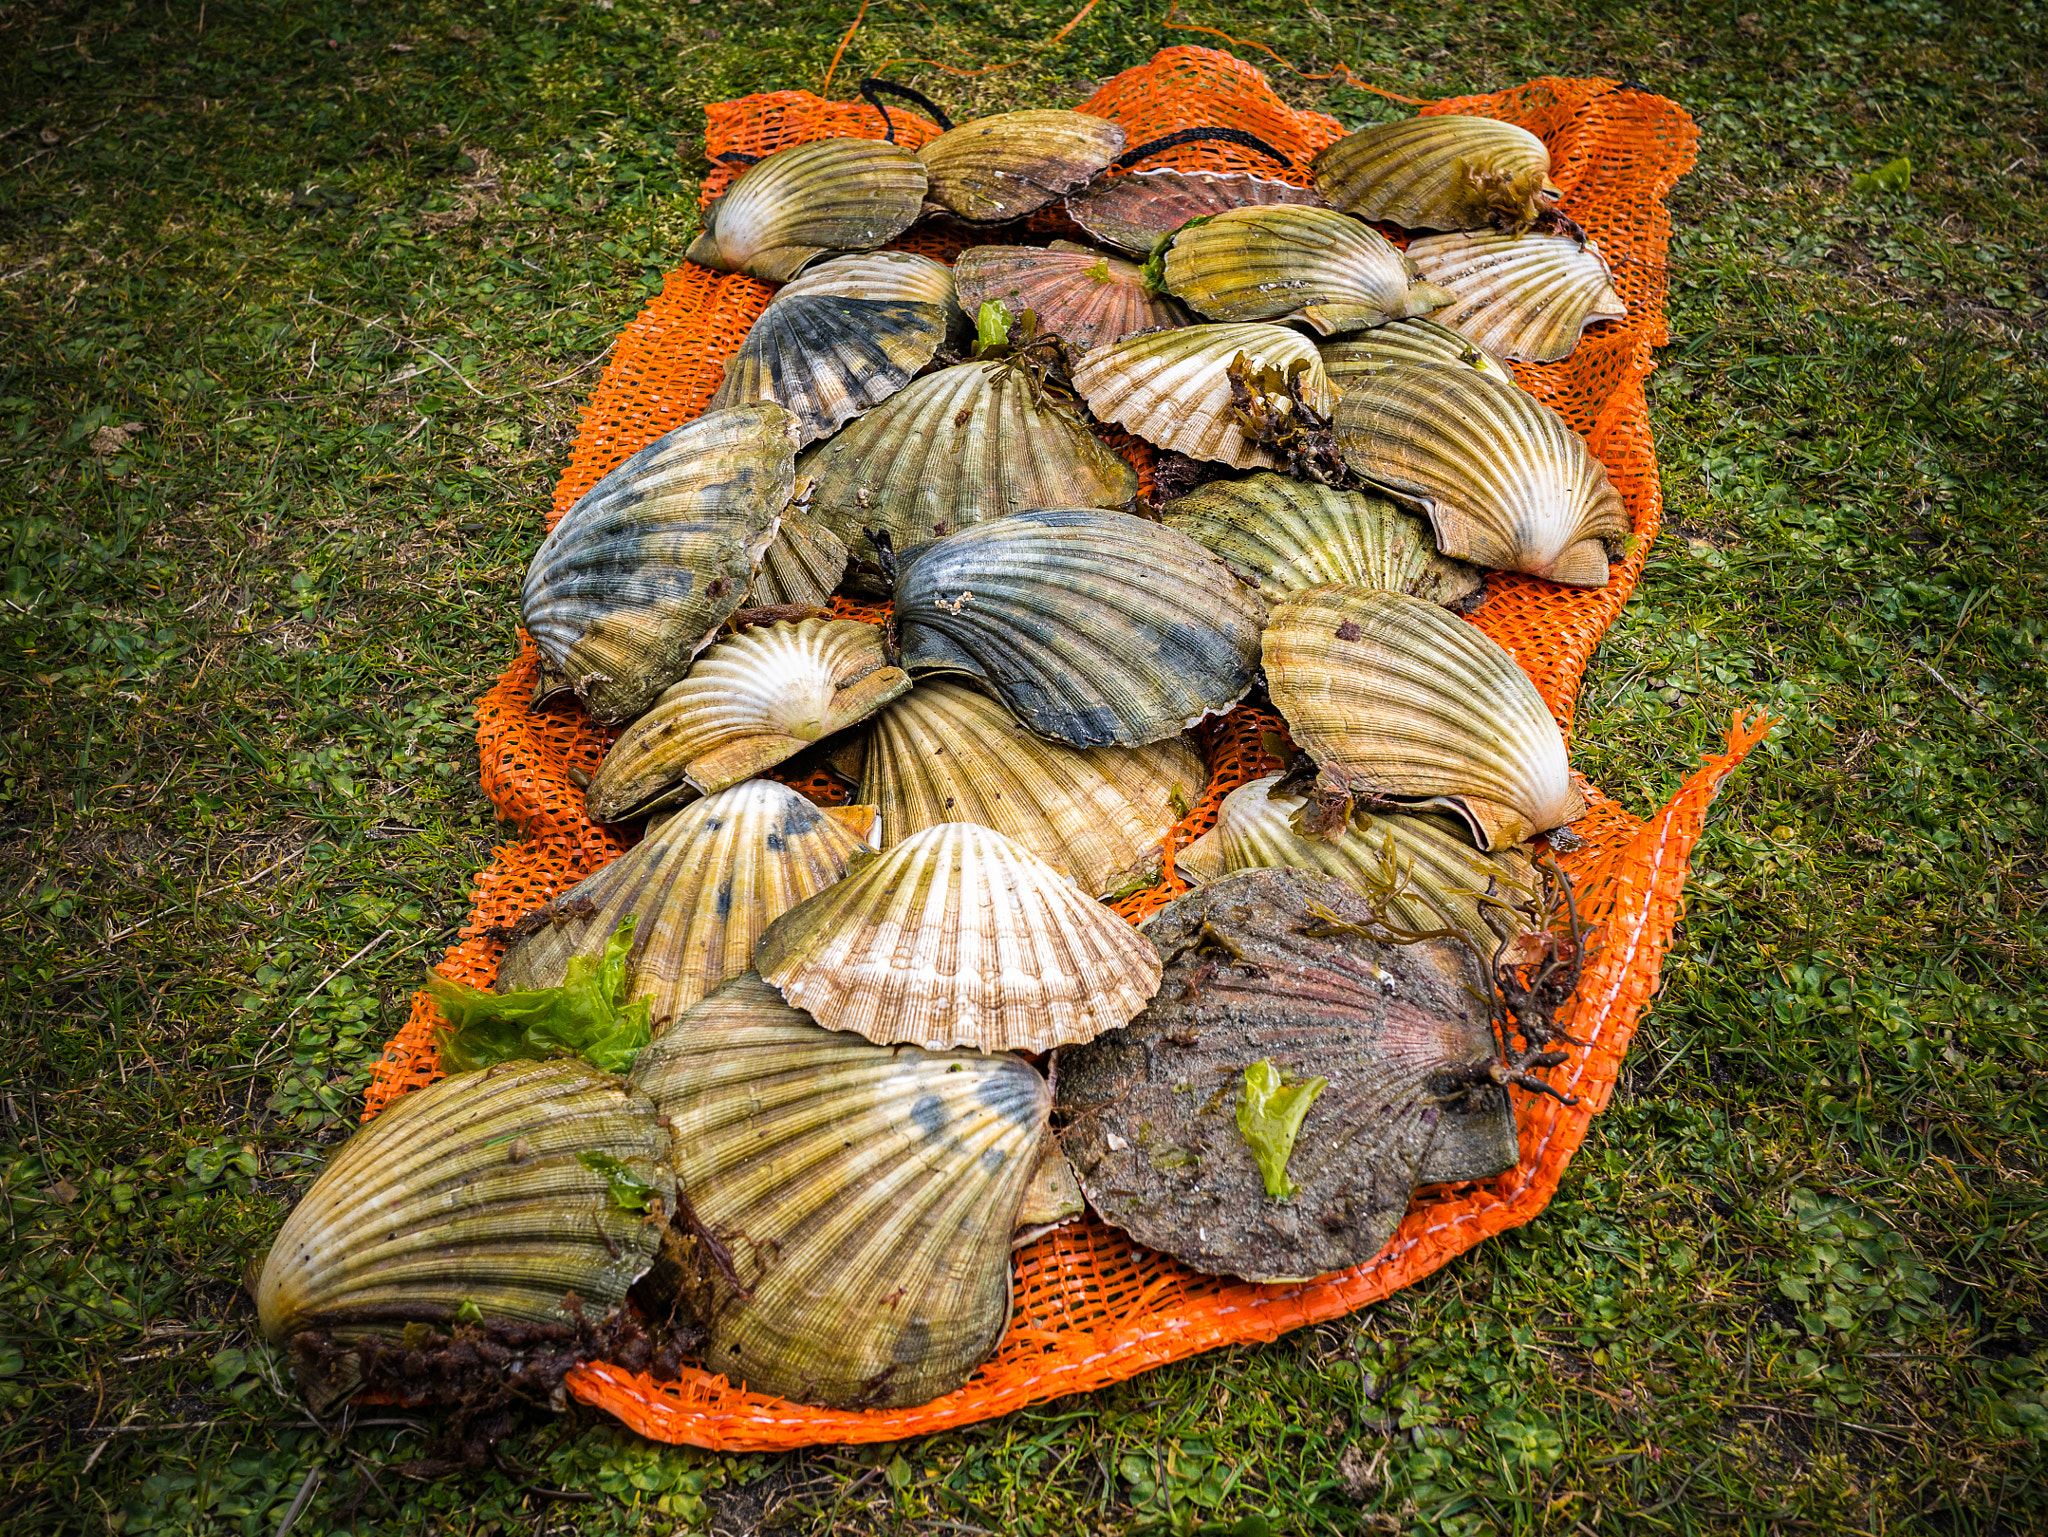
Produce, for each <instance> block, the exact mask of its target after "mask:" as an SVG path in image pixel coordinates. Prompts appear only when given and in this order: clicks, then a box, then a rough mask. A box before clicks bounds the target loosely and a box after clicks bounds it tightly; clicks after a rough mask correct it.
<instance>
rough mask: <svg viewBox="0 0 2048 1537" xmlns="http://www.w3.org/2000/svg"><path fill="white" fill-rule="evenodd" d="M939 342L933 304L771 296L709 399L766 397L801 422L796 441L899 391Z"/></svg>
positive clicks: (940, 326)
mask: <svg viewBox="0 0 2048 1537" xmlns="http://www.w3.org/2000/svg"><path fill="white" fill-rule="evenodd" d="M945 340H946V311H945V310H944V309H942V308H941V307H940V306H938V305H936V304H907V303H904V302H902V301H901V300H895V299H840V298H833V297H831V296H829V295H825V294H799V295H798V296H797V297H795V298H794V299H788V298H779V299H777V300H776V301H775V302H774V303H773V304H770V305H769V306H768V308H766V309H765V310H763V311H762V312H761V314H760V316H759V317H758V318H757V319H756V320H755V321H754V324H753V326H752V328H751V329H750V330H748V332H747V339H746V340H745V341H744V342H742V343H740V350H739V351H738V352H736V353H734V354H733V356H732V357H731V358H730V359H729V360H728V361H727V362H726V365H725V380H724V382H723V383H722V384H720V385H719V386H718V393H717V394H715V395H713V396H712V397H711V405H712V407H713V408H714V409H716V408H717V407H719V406H736V405H741V404H743V403H745V402H747V401H750V400H772V401H774V402H775V403H776V404H777V405H779V406H782V407H783V408H784V409H785V410H787V411H789V412H790V414H791V415H793V416H795V417H796V419H797V421H798V423H799V424H800V425H801V429H802V430H801V432H800V434H799V439H798V441H799V444H800V445H801V444H803V443H813V442H816V441H817V440H818V439H819V438H824V437H830V436H831V435H832V434H833V433H834V432H836V431H838V430H839V427H840V425H841V424H842V423H844V422H848V421H851V420H852V419H853V418H854V417H856V416H858V415H859V414H860V413H861V412H863V411H865V410H867V409H868V407H870V406H876V405H880V404H881V403H882V402H883V401H885V400H887V399H888V398H889V397H890V396H891V395H893V394H895V393H896V392H897V391H898V390H900V389H902V388H903V386H904V385H906V384H908V383H909V382H910V381H911V380H912V379H914V378H916V377H917V375H918V373H919V372H920V371H921V370H922V369H923V368H924V367H925V365H926V364H928V363H930V362H931V360H932V359H933V357H935V356H936V355H937V353H938V350H939V347H940V346H941V344H943V343H944V341H945Z"/></svg>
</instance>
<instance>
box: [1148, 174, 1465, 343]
mask: <svg viewBox="0 0 2048 1537" xmlns="http://www.w3.org/2000/svg"><path fill="white" fill-rule="evenodd" d="M1166 287H1167V290H1168V291H1169V292H1171V293H1172V294H1173V295H1174V296H1175V297H1176V298H1178V299H1181V300H1184V301H1185V302H1186V303H1187V304H1189V305H1190V306H1192V307H1193V308H1194V309H1195V310H1196V311H1198V312H1199V313H1201V314H1203V315H1206V316H1208V317H1209V318H1210V319H1211V320H1278V319H1280V318H1281V317H1283V316H1287V317H1293V318H1299V319H1301V320H1303V321H1306V322H1307V323H1308V324H1309V325H1311V326H1313V327H1314V328H1315V329H1316V331H1317V332H1318V333H1320V334H1321V335H1324V336H1331V335H1334V334H1336V333H1337V332H1339V331H1362V330H1364V329H1366V328H1367V327H1369V326H1378V325H1385V324H1386V323H1387V322H1388V321H1390V320H1406V319H1408V318H1409V317H1410V316H1414V315H1427V314H1428V313H1429V312H1430V311H1431V310H1437V309H1441V308H1443V306H1444V305H1446V304H1449V303H1450V302H1451V298H1452V295H1451V293H1450V291H1449V290H1448V289H1445V288H1440V287H1438V286H1437V285H1436V284H1434V283H1428V282H1424V281H1422V280H1421V279H1419V278H1418V277H1417V276H1416V272H1415V264H1414V263H1413V262H1411V261H1409V260H1408V258H1407V257H1405V256H1403V255H1402V254H1401V252H1400V251H1399V249H1397V248H1396V247H1395V245H1394V243H1393V242H1392V241H1391V240H1389V239H1387V237H1386V236H1385V235H1382V234H1381V233H1380V232H1379V231H1378V230H1376V229H1374V228H1372V227H1371V226H1370V225H1367V224H1361V223H1359V222H1358V220H1356V219H1354V218H1351V217H1350V216H1349V215H1347V214H1341V213H1338V212H1337V211H1336V210H1335V209H1334V208H1303V207H1298V206H1292V205H1286V204H1283V205H1281V206H1278V207H1274V208H1232V209H1229V210H1226V211H1225V212H1223V213H1219V214H1217V215H1215V216H1214V217H1212V218H1208V219H1204V220H1203V221H1202V222H1201V223H1199V224H1195V225H1191V226H1189V227H1187V228H1185V229H1183V230H1181V232H1180V233H1179V234H1177V235H1175V236H1174V237H1173V244H1172V245H1170V246H1168V247H1167V250H1166Z"/></svg>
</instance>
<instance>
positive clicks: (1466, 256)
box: [1408, 230, 1628, 363]
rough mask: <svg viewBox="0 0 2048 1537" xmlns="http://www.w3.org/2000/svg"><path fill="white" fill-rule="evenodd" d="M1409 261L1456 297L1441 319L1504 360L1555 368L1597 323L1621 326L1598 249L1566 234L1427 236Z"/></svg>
mask: <svg viewBox="0 0 2048 1537" xmlns="http://www.w3.org/2000/svg"><path fill="white" fill-rule="evenodd" d="M1408 255H1409V256H1410V258H1411V259H1413V261H1414V262H1415V265H1416V266H1417V267H1418V268H1420V269H1421V271H1422V274H1423V276H1425V277H1427V278H1428V279H1430V281H1431V282H1435V283H1441V284H1442V285H1443V286H1444V287H1445V288H1448V289H1449V290H1450V291H1451V292H1452V293H1453V294H1454V295H1456V298H1455V300H1454V302H1453V303H1452V304H1451V306H1450V307H1449V308H1448V309H1446V310H1444V311H1443V312H1442V313H1440V314H1439V315H1438V316H1437V317H1436V318H1437V319H1438V320H1440V321H1441V322H1443V324H1445V325H1447V326H1450V327H1451V328H1452V329H1454V330H1457V331H1461V332H1463V333H1464V334H1465V335H1467V336H1469V337H1471V338H1472V339H1473V340H1474V341H1476V342H1478V343H1480V344H1481V345H1483V346H1486V347H1489V348H1491V349H1492V350H1493V351H1495V352H1497V353H1499V354H1500V355H1501V356H1502V357H1508V358H1524V359H1527V360H1529V361H1531V362H1536V363H1554V362H1556V361H1558V360H1559V359H1560V358H1568V357H1570V356H1571V355H1572V350H1573V349H1574V348H1575V347H1577V346H1578V345H1579V336H1580V334H1581V333H1582V332H1584V330H1585V329H1586V327H1587V326H1589V325H1591V324H1592V323H1593V322H1594V321H1596V320H1623V319H1626V318H1627V316H1628V306H1627V305H1625V304H1623V303H1622V302H1621V295H1620V294H1618V293H1616V292H1615V291H1614V275H1613V274H1612V273H1611V272H1610V271H1608V268H1607V262H1606V260H1605V258H1603V257H1602V256H1601V255H1600V247H1599V246H1598V245H1596V244H1595V243H1594V242H1592V241H1590V240H1589V241H1587V242H1586V243H1585V244H1584V245H1580V244H1579V242H1578V241H1576V240H1574V239H1572V238H1571V237H1570V236H1568V235H1538V234H1534V233H1525V234H1520V235H1503V234H1499V233H1497V232H1495V231H1493V230H1479V231H1475V232H1472V233H1462V232H1461V233H1458V234H1452V235H1425V236H1424V237H1422V238H1421V239H1419V240H1416V241H1414V242H1412V243H1411V244H1410V245H1409V247H1408Z"/></svg>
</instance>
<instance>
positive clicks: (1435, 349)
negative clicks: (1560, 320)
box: [1316, 318, 1515, 390]
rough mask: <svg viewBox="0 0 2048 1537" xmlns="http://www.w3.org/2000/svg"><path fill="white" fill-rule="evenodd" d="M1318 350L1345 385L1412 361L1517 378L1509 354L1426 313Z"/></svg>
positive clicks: (1332, 373) (1502, 378)
mask: <svg viewBox="0 0 2048 1537" xmlns="http://www.w3.org/2000/svg"><path fill="white" fill-rule="evenodd" d="M1316 351H1317V352H1318V353H1319V354H1320V355H1321V357H1322V360H1323V370H1324V372H1326V373H1328V374H1329V376H1330V380H1331V382H1332V383H1334V384H1336V385H1338V386H1339V387H1341V388H1343V389H1346V390H1348V389H1350V388H1351V385H1352V381H1353V380H1355V379H1358V378H1361V377H1363V376H1364V375H1366V374H1371V373H1378V372H1379V371H1380V370H1381V369H1383V368H1394V367H1399V366H1401V365H1404V364H1413V363H1421V364H1442V365H1446V366H1449V367H1464V368H1476V369H1478V370H1479V372H1481V373H1483V374H1486V375H1488V376H1490V377H1492V378H1495V379H1498V380H1500V381H1501V382H1502V383H1503V384H1513V383H1514V382H1515V375H1514V371H1513V370H1512V369H1510V368H1509V367H1508V365H1507V362H1506V360H1505V359H1503V358H1500V357H1498V356H1496V355H1495V354H1493V353H1491V352H1489V351H1487V350H1486V348H1484V347H1482V346H1480V345H1479V343H1477V342H1475V341H1474V340H1472V338H1471V337H1469V336H1467V335H1465V334H1464V333H1463V332H1462V331H1453V330H1451V329H1450V328H1449V327H1448V326H1446V325H1443V324H1442V323H1441V322H1440V321H1438V320H1432V319H1427V318H1413V319H1408V320H1395V321H1390V322H1388V323H1387V324H1386V325H1383V326H1375V327H1374V328H1373V329H1372V330H1370V331H1361V332H1359V333H1358V334H1357V335H1356V336H1347V337H1344V338H1342V339H1341V340H1338V341H1334V342H1324V343H1323V344H1322V345H1320V346H1319V347H1317V348H1316Z"/></svg>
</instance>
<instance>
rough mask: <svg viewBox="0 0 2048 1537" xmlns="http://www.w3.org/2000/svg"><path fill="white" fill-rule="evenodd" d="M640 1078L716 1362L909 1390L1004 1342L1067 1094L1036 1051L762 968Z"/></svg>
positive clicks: (734, 1373) (822, 1381) (954, 1382)
mask: <svg viewBox="0 0 2048 1537" xmlns="http://www.w3.org/2000/svg"><path fill="white" fill-rule="evenodd" d="M634 1077H635V1079H636V1081H637V1082H638V1083H640V1084H641V1085H642V1086H643V1087H644V1088H645V1089H646V1090H647V1092H648V1093H649V1094H650V1095H652V1096H653V1099H654V1102H655V1103H656V1104H657V1105H658V1106H659V1107H660V1109H661V1113H662V1114H663V1115H665V1116H666V1117H667V1118H668V1120H669V1122H670V1124H671V1126H672V1127H673V1129H674V1134H675V1145H676V1150H677V1151H676V1159H677V1165H678V1173H679V1175H680V1177H681V1186H682V1190H683V1194H684V1197H685V1199H687V1201H688V1202H689V1208H690V1218H691V1220H690V1221H689V1223H688V1224H687V1226H688V1229H689V1231H688V1233H687V1234H686V1235H685V1236H684V1239H683V1243H684V1250H685V1253H684V1263H683V1265H682V1272H683V1294H684V1299H685V1301H686V1302H687V1303H688V1304H689V1307H690V1311H691V1312H692V1313H694V1314H695V1315H696V1317H697V1318H698V1319H699V1320H700V1321H701V1322H702V1323H703V1325H704V1327H705V1329H706V1330H707V1332H708V1333H709V1336H710V1338H709V1341H708V1343H707V1344H706V1346H705V1350H704V1364H705V1366H706V1368H707V1369H709V1370H710V1371H713V1372H717V1373H719V1374H721V1375H723V1376H724V1377H726V1378H727V1379H729V1380H730V1381H731V1382H733V1383H734V1384H735V1385H741V1384H743V1385H745V1386H746V1387H748V1388H750V1389H752V1390H753V1391H755V1392H758V1393H770V1394H775V1395H778V1396H780V1397H783V1398H788V1399H794V1400H797V1401H798V1402H802V1403H813V1404H826V1405H830V1406H832V1407H835V1408H853V1409H894V1408H905V1407H908V1406H909V1405H912V1404H921V1403H925V1402H928V1401H929V1400H931V1399H933V1398H936V1397H938V1396H939V1395H940V1394H942V1393H948V1392H951V1391H952V1390H953V1389H954V1388H957V1387H959V1386H960V1385H961V1384H962V1383H963V1382H965V1381H966V1380H967V1378H968V1377H969V1376H970V1375H971V1374H972V1373H973V1371H974V1369H975V1367H977V1366H979V1365H980V1364H981V1362H982V1361H984V1360H985V1359H987V1357H988V1356H989V1355H990V1354H991V1353H992V1352H993V1351H994V1350H995V1348H996V1346H997V1345H998V1344H999V1343H1000V1342H1001V1340H1002V1337H1003V1334H1004V1332H1005V1331H1006V1329H1007V1328H1008V1327H1009V1317H1010V1237H1011V1230H1012V1229H1013V1227H1014V1226H1015V1225H1016V1218H1017V1212H1018V1209H1019V1205H1020V1202H1021V1201H1022V1198H1023V1195H1024V1192H1025V1189H1026V1187H1027V1186H1028V1184H1029V1182H1030V1180H1031V1177H1032V1174H1033V1171H1034V1170H1035V1169H1036V1168H1037V1166H1038V1163H1039V1155H1040V1151H1041V1149H1042V1148H1043V1147H1044V1145H1045V1143H1046V1140H1047V1138H1046V1122H1047V1117H1048V1115H1049V1113H1050V1110H1051V1102H1050V1101H1051V1096H1050V1094H1049V1093H1048V1091H1047V1088H1046V1084H1045V1080H1044V1079H1042V1078H1040V1077H1039V1076H1038V1074H1037V1073H1036V1072H1034V1071H1032V1069H1031V1068H1030V1067H1029V1066H1028V1065H1026V1064H1025V1063H1023V1062H1021V1061H1019V1060H1018V1059H1017V1058H1015V1057H1008V1056H989V1055H985V1054H983V1053H980V1052H972V1051H949V1052H925V1051H919V1050H917V1049H915V1048H913V1047H902V1046H896V1047H887V1046H872V1045H869V1044H868V1043H867V1042H866V1041H863V1040H860V1039H859V1038H858V1037H855V1036H849V1035H841V1034H838V1033H835V1032H833V1031H828V1030H821V1029H819V1028H818V1027H817V1026H816V1025H815V1024H813V1023H812V1022H811V1020H810V1019H809V1018H808V1016H806V1015H804V1014H803V1013H801V1012H800V1011H798V1010H796V1009H792V1008H790V1007H789V1006H788V1005H787V1004H785V1003H784V1002H783V1001H782V999H781V998H779V997H778V996H777V995H776V993H775V991H774V989H772V988H770V987H768V986H766V985H765V984H764V983H763V982H762V981H761V980H760V978H758V977H755V976H752V975H748V976H744V977H740V978H737V979H735V980H734V981H732V982H730V983H728V984H726V986H724V987H723V988H721V989H719V991H718V992H716V993H714V994H712V995H711V996H710V997H708V998H706V999H705V1000H704V1001H703V1002H702V1003H700V1004H698V1005H697V1007H696V1008H695V1009H693V1010H691V1011H690V1013H689V1014H687V1015H685V1016H684V1017H683V1018H682V1019H681V1020H679V1021H677V1023H676V1027H675V1028H674V1029H673V1030H671V1031H670V1032H669V1033H668V1034H667V1035H665V1036H664V1037H662V1038H661V1039H660V1040H658V1041H656V1042H655V1043H654V1045H652V1046H651V1047H649V1048H648V1049H647V1051H646V1052H644V1053H643V1054H642V1056H641V1058H640V1062H639V1063H638V1065H637V1066H636V1067H635V1069H634Z"/></svg>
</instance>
